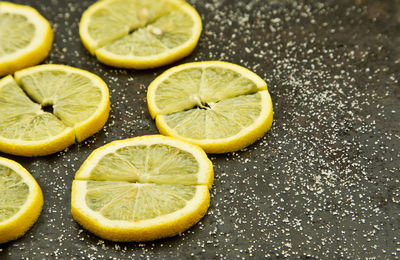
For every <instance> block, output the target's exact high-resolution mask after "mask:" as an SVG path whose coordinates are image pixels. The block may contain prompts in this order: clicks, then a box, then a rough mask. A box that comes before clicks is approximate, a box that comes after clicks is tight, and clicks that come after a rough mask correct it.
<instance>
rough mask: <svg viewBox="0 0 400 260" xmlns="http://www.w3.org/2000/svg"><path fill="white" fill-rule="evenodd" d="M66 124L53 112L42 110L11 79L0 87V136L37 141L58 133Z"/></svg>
mask: <svg viewBox="0 0 400 260" xmlns="http://www.w3.org/2000/svg"><path fill="white" fill-rule="evenodd" d="M65 129H66V126H65V125H64V124H63V123H62V122H61V121H60V120H59V119H58V118H57V117H55V116H54V115H53V114H51V113H47V112H44V111H43V110H42V109H41V107H40V105H38V104H36V103H34V102H33V101H32V100H30V99H29V98H28V96H27V95H26V94H25V93H24V92H23V91H22V89H21V88H20V87H19V86H18V85H17V83H16V82H14V81H12V82H10V83H9V84H6V85H4V86H2V87H0V136H1V137H4V138H8V139H17V140H23V141H39V140H44V139H47V138H49V137H52V136H55V135H58V134H60V133H61V132H63V131H64V130H65Z"/></svg>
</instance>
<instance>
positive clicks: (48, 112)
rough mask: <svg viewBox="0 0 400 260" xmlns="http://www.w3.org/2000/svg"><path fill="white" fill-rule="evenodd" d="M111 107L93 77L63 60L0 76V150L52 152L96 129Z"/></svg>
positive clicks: (24, 153)
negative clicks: (13, 74) (1, 77)
mask: <svg viewBox="0 0 400 260" xmlns="http://www.w3.org/2000/svg"><path fill="white" fill-rule="evenodd" d="M109 110H110V101H109V92H108V88H107V85H106V84H105V83H104V81H103V80H101V79H100V78H99V77H98V76H96V75H94V74H92V73H90V72H87V71H84V70H80V69H76V68H72V67H68V66H64V65H39V66H35V67H31V68H27V69H24V70H21V71H18V72H16V73H15V78H13V77H12V76H7V77H5V78H3V79H1V80H0V151H2V152H6V153H10V154H15V155H22V156H38V155H47V154H51V153H54V152H57V151H60V150H63V149H64V148H66V147H68V146H69V145H71V144H73V143H74V142H75V139H76V140H77V141H78V142H81V141H83V140H84V139H85V138H87V137H89V136H91V135H92V134H94V133H96V132H97V131H99V130H100V129H101V128H102V127H103V125H104V124H105V122H106V121H107V118H108V114H109Z"/></svg>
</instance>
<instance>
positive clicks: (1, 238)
mask: <svg viewBox="0 0 400 260" xmlns="http://www.w3.org/2000/svg"><path fill="white" fill-rule="evenodd" d="M0 165H4V166H6V167H8V168H10V169H12V170H13V171H15V172H17V173H18V174H19V175H20V176H21V177H22V179H23V180H24V182H25V183H26V184H27V185H28V186H29V196H28V199H27V201H26V202H25V203H24V205H23V206H22V207H21V208H20V210H19V211H18V213H16V214H15V215H14V216H12V217H11V218H9V219H7V220H4V221H2V222H0V244H1V243H5V242H8V241H11V240H15V239H18V238H20V237H21V236H23V235H24V234H25V233H26V232H27V231H28V230H29V229H30V228H31V227H32V226H33V224H35V222H36V221H37V219H38V218H39V216H40V213H41V212H42V208H43V193H42V190H41V188H40V187H39V185H38V183H37V182H36V180H35V179H34V178H33V176H32V175H31V174H30V173H29V172H28V171H27V170H26V169H25V168H24V167H22V166H21V165H20V164H19V163H17V162H15V161H12V160H9V159H6V158H3V157H0Z"/></svg>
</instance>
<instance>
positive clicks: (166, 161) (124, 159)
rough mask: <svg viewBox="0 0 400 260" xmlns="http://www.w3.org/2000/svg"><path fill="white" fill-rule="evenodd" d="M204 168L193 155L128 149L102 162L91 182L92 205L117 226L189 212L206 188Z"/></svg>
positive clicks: (160, 147)
mask: <svg viewBox="0 0 400 260" xmlns="http://www.w3.org/2000/svg"><path fill="white" fill-rule="evenodd" d="M199 168H200V166H199V164H198V162H197V160H196V158H195V157H194V156H193V155H192V154H190V153H188V152H186V151H182V150H180V149H178V148H176V147H173V146H170V145H166V144H153V145H135V146H125V147H122V148H119V149H118V150H116V151H115V152H112V153H108V154H106V155H104V156H103V157H102V158H101V159H100V161H98V162H97V165H96V166H95V167H94V169H93V170H92V171H91V174H90V177H89V178H88V179H89V180H87V186H86V187H87V189H88V192H87V194H86V197H85V199H86V203H87V205H88V207H89V208H90V209H92V210H94V211H97V212H99V213H100V214H101V215H103V216H104V217H105V218H108V219H111V220H127V221H138V220H144V219H151V218H154V217H157V216H161V215H166V214H169V213H171V212H175V211H177V210H179V209H181V208H183V207H185V206H186V203H187V202H188V201H189V200H191V199H192V198H193V196H194V194H195V193H196V190H197V185H202V184H203V183H200V182H199V180H198V179H197V173H198V171H199ZM81 181H82V180H81Z"/></svg>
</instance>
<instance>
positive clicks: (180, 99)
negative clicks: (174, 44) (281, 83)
mask: <svg viewBox="0 0 400 260" xmlns="http://www.w3.org/2000/svg"><path fill="white" fill-rule="evenodd" d="M266 88H267V87H266V85H263V86H257V85H256V84H255V83H254V81H252V80H250V79H248V78H246V77H243V76H242V74H240V73H238V72H236V71H233V70H230V69H227V68H219V67H215V66H208V67H205V68H190V69H185V70H181V71H178V72H176V73H173V74H171V75H170V76H169V77H168V78H167V79H166V80H164V81H163V82H161V83H160V84H159V85H158V86H157V89H156V92H155V105H156V107H157V108H158V109H159V110H160V111H159V112H158V114H159V115H168V114H172V113H176V112H181V111H184V110H188V109H192V108H196V107H206V106H207V105H208V104H209V103H215V102H219V101H222V100H224V99H229V98H232V97H237V96H240V95H247V94H252V93H256V92H257V91H260V90H264V89H266ZM171 100H173V102H171Z"/></svg>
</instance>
